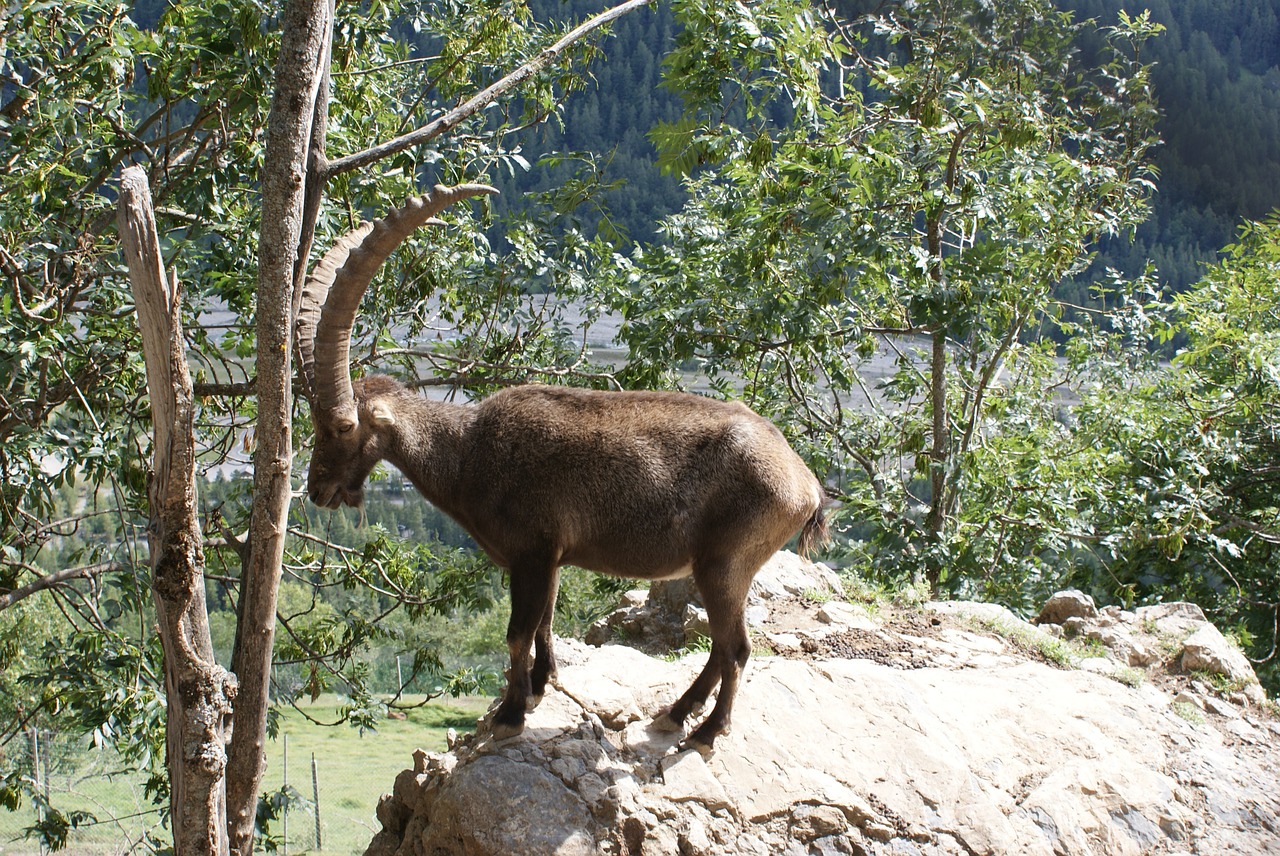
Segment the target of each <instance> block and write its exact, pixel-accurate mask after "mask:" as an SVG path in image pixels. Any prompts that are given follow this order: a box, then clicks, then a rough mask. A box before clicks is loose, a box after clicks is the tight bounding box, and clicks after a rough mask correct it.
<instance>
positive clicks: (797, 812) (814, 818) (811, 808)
mask: <svg viewBox="0 0 1280 856" xmlns="http://www.w3.org/2000/svg"><path fill="white" fill-rule="evenodd" d="M848 826H849V824H848V822H847V821H846V820H845V817H844V812H842V811H840V809H838V808H836V807H835V806H829V805H800V806H796V807H795V809H794V810H793V811H792V812H791V834H792V835H794V836H795V837H796V838H798V839H799V840H800V841H802V842H804V843H805V844H808V843H809V842H811V841H813V840H814V839H815V838H823V837H826V836H828V835H839V834H840V833H842V832H844V831H845V829H847V828H848Z"/></svg>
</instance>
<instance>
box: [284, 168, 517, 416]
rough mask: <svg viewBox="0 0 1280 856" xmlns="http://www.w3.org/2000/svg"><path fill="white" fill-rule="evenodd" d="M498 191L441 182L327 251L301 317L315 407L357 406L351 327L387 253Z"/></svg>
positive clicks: (305, 375)
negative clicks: (454, 209) (448, 212)
mask: <svg viewBox="0 0 1280 856" xmlns="http://www.w3.org/2000/svg"><path fill="white" fill-rule="evenodd" d="M497 192H498V191H497V190H495V189H494V188H492V187H490V186H488V185H487V184H460V185H458V186H457V187H444V186H443V185H439V184H437V185H436V186H435V188H433V189H432V190H431V192H430V193H427V194H425V195H424V196H419V197H416V198H414V199H410V200H409V201H408V202H406V203H405V204H404V205H403V206H401V207H400V208H397V209H395V210H394V211H392V212H391V213H389V214H387V216H386V217H383V218H382V219H380V220H377V221H375V222H373V223H369V222H364V223H361V224H360V225H359V226H357V227H356V228H355V229H353V230H352V231H350V232H348V233H347V234H346V235H344V236H343V237H342V238H339V239H338V241H337V242H335V243H334V245H333V247H332V248H331V249H330V250H329V252H327V253H325V255H324V257H323V258H322V259H320V261H319V262H318V263H317V264H316V266H315V269H314V270H313V271H312V273H311V275H310V276H309V277H307V281H306V284H305V285H304V286H303V290H302V303H301V306H300V308H299V310H298V321H297V331H298V347H299V350H300V352H301V354H302V375H303V378H304V379H305V381H306V384H307V386H308V387H310V390H309V393H310V396H311V406H312V407H313V408H319V409H320V410H323V411H325V412H326V413H335V414H336V413H342V412H350V411H351V410H352V409H353V408H354V405H355V401H354V398H353V395H352V392H351V367H350V362H349V360H350V347H351V328H352V327H353V326H354V325H355V320H356V310H357V309H358V308H359V306H360V299H361V298H362V297H364V293H365V291H366V290H367V289H368V288H369V283H370V282H372V281H373V275H374V274H375V273H377V271H378V268H379V267H380V266H381V265H382V263H383V262H384V261H386V258H387V256H389V255H391V253H392V252H393V251H394V250H395V248H396V247H398V246H399V245H400V243H401V242H402V241H403V240H404V239H405V238H407V237H408V236H409V235H411V234H412V233H413V232H414V230H416V229H417V228H418V227H420V226H422V225H425V224H427V223H436V224H442V221H440V220H437V219H436V218H435V215H437V214H439V213H440V212H441V211H443V210H444V209H445V208H447V207H448V206H450V205H452V204H453V203H454V202H459V201H461V200H463V199H469V198H471V197H473V196H482V195H486V194H491V193H497ZM352 418H353V419H354V414H352Z"/></svg>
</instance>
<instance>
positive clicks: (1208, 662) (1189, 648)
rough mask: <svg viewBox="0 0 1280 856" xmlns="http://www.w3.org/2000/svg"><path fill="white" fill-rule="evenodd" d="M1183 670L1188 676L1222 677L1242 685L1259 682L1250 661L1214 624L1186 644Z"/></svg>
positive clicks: (1207, 625) (1198, 631)
mask: <svg viewBox="0 0 1280 856" xmlns="http://www.w3.org/2000/svg"><path fill="white" fill-rule="evenodd" d="M1182 668H1184V669H1186V670H1187V671H1188V672H1209V673H1211V674H1214V675H1221V676H1223V677H1225V678H1227V679H1228V680H1231V681H1237V682H1239V683H1242V684H1251V683H1257V681H1258V678H1257V675H1255V674H1254V673H1253V666H1251V665H1249V660H1248V658H1246V657H1245V656H1244V654H1241V653H1240V652H1239V651H1238V650H1236V648H1235V647H1234V646H1232V644H1231V643H1230V642H1228V641H1227V638H1226V637H1225V636H1223V635H1222V633H1221V632H1220V631H1219V630H1218V628H1216V627H1214V626H1213V625H1212V624H1205V625H1204V626H1203V627H1201V628H1200V629H1199V630H1197V631H1196V632H1195V633H1193V634H1191V635H1190V636H1188V637H1187V638H1186V639H1185V640H1184V641H1183V643H1182Z"/></svg>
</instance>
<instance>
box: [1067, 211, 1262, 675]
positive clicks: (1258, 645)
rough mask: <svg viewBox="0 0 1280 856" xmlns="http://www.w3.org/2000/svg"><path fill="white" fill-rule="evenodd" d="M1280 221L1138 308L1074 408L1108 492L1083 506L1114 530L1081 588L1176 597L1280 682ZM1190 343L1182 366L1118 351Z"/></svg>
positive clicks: (1080, 444) (1102, 529) (1126, 596)
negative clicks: (1143, 341)
mask: <svg viewBox="0 0 1280 856" xmlns="http://www.w3.org/2000/svg"><path fill="white" fill-rule="evenodd" d="M1278 266H1280V220H1277V219H1276V218H1275V217H1272V218H1270V219H1268V220H1265V221H1262V222H1255V223H1249V224H1246V225H1245V226H1244V227H1243V228H1242V230H1241V234H1240V239H1239V241H1238V242H1237V243H1236V244H1234V245H1232V246H1231V247H1229V248H1227V257H1226V258H1225V259H1224V260H1223V261H1222V262H1221V263H1220V264H1219V265H1217V266H1216V267H1214V268H1212V269H1211V270H1210V271H1209V272H1208V273H1207V274H1206V276H1205V277H1204V279H1203V280H1201V282H1200V283H1198V284H1197V285H1196V286H1195V287H1193V288H1192V289H1191V290H1190V291H1189V292H1187V293H1185V294H1183V295H1181V296H1179V297H1178V298H1177V299H1176V300H1175V301H1174V302H1173V303H1172V305H1171V306H1168V307H1161V306H1151V305H1134V306H1130V307H1129V312H1128V320H1129V323H1128V324H1127V329H1126V330H1123V331H1117V332H1114V333H1112V334H1111V335H1110V337H1109V339H1110V341H1109V347H1106V348H1102V347H1100V348H1099V349H1098V354H1099V356H1098V358H1097V362H1096V365H1095V366H1094V367H1093V368H1092V371H1091V376H1092V377H1094V378H1095V379H1096V380H1097V386H1096V387H1095V388H1094V389H1095V391H1093V392H1092V393H1091V394H1089V395H1087V396H1086V397H1085V398H1084V400H1083V401H1082V402H1081V404H1080V406H1079V407H1077V408H1076V409H1075V413H1076V414H1077V418H1078V420H1079V423H1078V427H1077V429H1076V431H1075V444H1076V447H1077V448H1079V449H1088V448H1089V447H1090V446H1092V447H1093V448H1094V449H1096V450H1097V451H1096V452H1090V453H1088V454H1087V459H1086V460H1084V461H1082V462H1081V463H1082V464H1083V465H1084V466H1087V467H1089V468H1090V470H1091V472H1092V474H1093V480H1094V483H1095V484H1096V492H1095V493H1094V495H1093V497H1092V498H1091V499H1090V500H1089V501H1088V502H1080V503H1079V508H1078V510H1077V513H1078V514H1079V515H1080V517H1081V519H1083V520H1085V521H1088V523H1089V524H1090V526H1091V530H1092V531H1093V532H1095V533H1098V534H1099V535H1101V536H1102V537H1101V538H1100V540H1098V541H1096V542H1094V543H1093V544H1092V545H1091V551H1090V552H1091V554H1092V556H1093V557H1094V558H1095V560H1094V561H1091V562H1082V563H1080V564H1078V565H1077V566H1076V568H1075V569H1074V571H1073V572H1072V573H1071V574H1070V578H1069V581H1070V582H1072V583H1073V584H1079V585H1082V586H1087V587H1089V588H1092V589H1094V590H1095V591H1099V592H1106V593H1107V594H1108V595H1110V597H1111V598H1113V599H1123V600H1139V601H1150V600H1154V599H1158V598H1168V597H1170V596H1171V595H1174V594H1176V596H1177V597H1180V598H1185V599H1187V600H1192V601H1194V602H1196V603H1199V604H1200V605H1201V606H1203V607H1204V608H1205V610H1206V612H1207V613H1208V614H1209V615H1210V616H1211V617H1212V618H1214V619H1215V620H1216V621H1217V622H1218V623H1219V624H1221V625H1223V626H1225V627H1227V628H1235V629H1236V630H1237V635H1238V636H1239V637H1240V639H1241V641H1242V643H1244V644H1245V646H1246V648H1247V649H1248V650H1250V652H1251V653H1252V654H1253V655H1254V656H1255V658H1256V659H1258V660H1260V661H1261V664H1260V665H1259V667H1258V670H1259V673H1260V677H1261V678H1262V679H1263V680H1264V682H1265V683H1266V684H1267V685H1268V686H1269V687H1272V688H1274V687H1275V686H1276V680H1277V675H1278V674H1280V673H1278V672H1277V669H1276V664H1275V650H1276V620H1277V614H1278V610H1280V587H1278V586H1277V580H1278V579H1280V574H1278V573H1277V571H1280V566H1278V565H1277V561H1278V559H1280V551H1278V550H1277V545H1280V490H1278V489H1277V485H1278V484H1280V481H1278V480H1277V473H1276V461H1277V460H1280V435H1278V434H1277V431H1278V430H1280V427H1278V423H1277V421H1276V419H1275V413H1276V412H1277V407H1278V406H1280V315H1277V310H1276V307H1277V306H1278V305H1280V291H1278V290H1277V289H1278V288H1280V284H1278V283H1280V278H1277V276H1276V272H1277V268H1278ZM1126 334H1127V335H1134V336H1144V335H1145V336H1149V337H1155V338H1156V339H1158V340H1163V341H1167V340H1169V339H1172V338H1174V337H1178V338H1180V339H1181V340H1183V341H1184V342H1185V345H1184V347H1183V348H1182V349H1181V350H1180V351H1179V353H1178V355H1177V356H1176V357H1175V358H1174V360H1173V362H1172V364H1161V363H1156V362H1154V361H1143V362H1141V363H1137V364H1135V363H1134V362H1133V361H1132V360H1123V361H1120V360H1117V356H1116V355H1117V352H1118V350H1119V349H1120V348H1121V347H1122V343H1121V342H1120V341H1118V339H1119V338H1120V337H1121V336H1122V335H1126Z"/></svg>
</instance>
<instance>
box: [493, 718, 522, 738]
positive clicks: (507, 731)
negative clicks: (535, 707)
mask: <svg viewBox="0 0 1280 856" xmlns="http://www.w3.org/2000/svg"><path fill="white" fill-rule="evenodd" d="M523 731H524V723H523V722H517V723H515V724H514V725H508V724H507V723H505V722H495V723H494V724H493V739H494V740H506V739H507V738H508V737H515V736H516V735H517V734H520V733H521V732H523Z"/></svg>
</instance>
